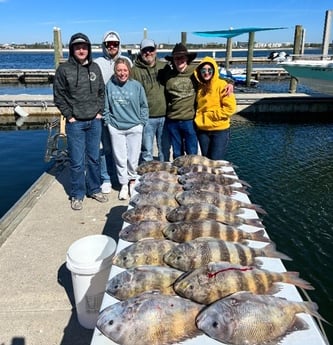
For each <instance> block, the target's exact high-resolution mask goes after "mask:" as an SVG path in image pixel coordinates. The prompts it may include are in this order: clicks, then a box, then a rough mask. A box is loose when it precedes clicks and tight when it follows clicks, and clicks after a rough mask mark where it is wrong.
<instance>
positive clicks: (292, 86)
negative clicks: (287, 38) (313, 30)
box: [288, 25, 304, 93]
mask: <svg viewBox="0 0 333 345" xmlns="http://www.w3.org/2000/svg"><path fill="white" fill-rule="evenodd" d="M303 37H304V31H303V28H302V26H301V25H296V26H295V38H294V49H293V54H294V55H300V54H301V52H302V46H303V42H302V41H303ZM296 89H297V79H296V78H293V77H292V78H291V79H290V83H289V91H288V92H289V93H295V92H296Z"/></svg>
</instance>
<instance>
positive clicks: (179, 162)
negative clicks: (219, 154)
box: [172, 155, 231, 167]
mask: <svg viewBox="0 0 333 345" xmlns="http://www.w3.org/2000/svg"><path fill="white" fill-rule="evenodd" d="M172 164H173V165H174V166H176V167H186V166H191V165H194V164H200V165H204V166H208V167H223V166H231V164H230V162H228V161H221V160H219V161H218V160H214V159H209V158H207V157H205V156H201V155H183V156H179V157H177V158H175V159H174V160H173V162H172Z"/></svg>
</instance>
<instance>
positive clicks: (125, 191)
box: [118, 184, 128, 200]
mask: <svg viewBox="0 0 333 345" xmlns="http://www.w3.org/2000/svg"><path fill="white" fill-rule="evenodd" d="M118 199H119V200H127V199H128V186H127V184H123V185H122V186H121V189H120V192H119V196H118Z"/></svg>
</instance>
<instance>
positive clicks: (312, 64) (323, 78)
mask: <svg viewBox="0 0 333 345" xmlns="http://www.w3.org/2000/svg"><path fill="white" fill-rule="evenodd" d="M280 65H281V66H282V67H283V68H284V69H285V70H286V71H287V72H288V73H289V74H290V75H291V76H292V77H294V78H296V79H297V80H298V81H299V82H300V83H302V84H305V85H307V86H309V87H311V88H312V89H314V90H317V91H319V92H321V93H323V94H327V95H333V62H327V61H324V60H322V61H309V60H304V61H302V60H295V61H290V62H282V63H280Z"/></svg>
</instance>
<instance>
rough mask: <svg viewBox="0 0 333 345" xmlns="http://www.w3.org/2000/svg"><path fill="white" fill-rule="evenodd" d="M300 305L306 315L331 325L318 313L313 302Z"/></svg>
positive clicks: (316, 306)
mask: <svg viewBox="0 0 333 345" xmlns="http://www.w3.org/2000/svg"><path fill="white" fill-rule="evenodd" d="M300 303H302V306H303V309H304V311H305V312H306V313H308V314H310V315H312V316H314V317H315V318H317V319H318V320H321V321H324V322H326V323H327V324H329V325H332V324H331V323H330V322H329V321H327V320H326V319H324V318H323V317H322V316H321V315H320V314H319V312H318V309H319V308H318V305H317V303H315V302H312V301H306V302H300Z"/></svg>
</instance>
